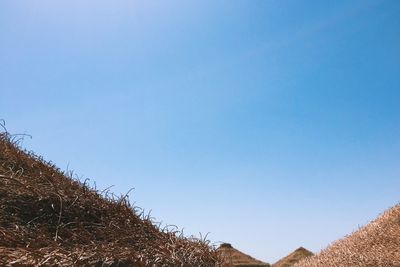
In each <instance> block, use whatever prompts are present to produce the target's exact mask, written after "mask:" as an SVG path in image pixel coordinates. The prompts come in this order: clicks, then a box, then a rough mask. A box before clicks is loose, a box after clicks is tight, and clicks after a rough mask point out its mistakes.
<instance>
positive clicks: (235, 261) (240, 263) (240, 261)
mask: <svg viewBox="0 0 400 267" xmlns="http://www.w3.org/2000/svg"><path fill="white" fill-rule="evenodd" d="M217 252H218V253H219V254H220V255H221V256H222V258H223V259H224V260H225V263H226V264H227V265H228V266H234V267H253V266H254V267H269V266H270V265H269V264H268V263H265V262H262V261H259V260H256V259H254V258H253V257H251V256H249V255H247V254H244V253H243V252H241V251H239V250H237V249H235V248H233V247H232V245H231V244H228V243H224V244H222V245H221V246H220V247H219V248H218V249H217Z"/></svg>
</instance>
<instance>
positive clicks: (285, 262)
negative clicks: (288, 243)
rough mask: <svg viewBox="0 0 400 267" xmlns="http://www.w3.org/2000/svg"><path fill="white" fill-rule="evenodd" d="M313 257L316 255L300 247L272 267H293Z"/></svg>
mask: <svg viewBox="0 0 400 267" xmlns="http://www.w3.org/2000/svg"><path fill="white" fill-rule="evenodd" d="M312 255H314V254H313V253H312V252H311V251H309V250H307V249H305V248H303V247H299V248H298V249H296V250H295V251H293V252H292V253H290V254H289V255H287V256H286V257H284V258H282V259H280V260H279V261H277V262H276V263H274V264H273V265H272V267H290V266H293V265H294V264H295V263H297V262H299V261H300V260H302V259H305V258H307V257H311V256H312Z"/></svg>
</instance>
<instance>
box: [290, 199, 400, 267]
mask: <svg viewBox="0 0 400 267" xmlns="http://www.w3.org/2000/svg"><path fill="white" fill-rule="evenodd" d="M294 266H295V267H333V266H335V267H336V266H346V267H352V266H354V267H355V266H359V267H361V266H362V267H399V266H400V204H398V205H396V206H394V207H393V208H391V209H389V210H388V211H386V212H385V213H384V214H383V215H381V216H380V217H378V218H377V219H376V220H375V221H373V222H371V223H369V224H368V225H366V226H365V227H363V228H361V229H359V230H358V231H356V232H354V233H353V234H351V235H350V236H347V237H345V238H343V239H341V240H339V241H336V242H335V243H333V244H332V245H331V246H329V247H328V248H326V249H325V250H323V251H322V252H321V253H319V254H317V255H316V256H313V257H311V258H307V259H305V260H303V261H301V262H299V263H298V264H295V265H294Z"/></svg>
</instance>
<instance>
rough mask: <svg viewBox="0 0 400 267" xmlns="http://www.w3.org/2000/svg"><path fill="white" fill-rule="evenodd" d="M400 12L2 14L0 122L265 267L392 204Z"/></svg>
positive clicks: (71, 7) (5, 6)
mask: <svg viewBox="0 0 400 267" xmlns="http://www.w3.org/2000/svg"><path fill="white" fill-rule="evenodd" d="M399 14H400V2H399V1H395V0H394V1H365V0H362V1H348V0H346V1H261V0H254V1H248V0H236V1H233V0H231V1H223V0H217V1H215V0H213V1H211V0H210V1H204V0H201V1H128V0H121V1H99V0H96V1H94V0H87V1H81V0H68V1H52V0H47V1H44V0H42V1H28V0H26V1H12V0H9V1H7V0H4V1H1V2H0V90H1V94H0V118H2V119H5V120H6V122H7V126H8V129H9V131H11V132H14V133H22V132H26V133H29V134H31V135H32V136H33V139H32V140H25V142H24V146H26V147H27V148H29V149H32V150H34V151H35V152H36V153H38V154H41V155H43V156H44V157H45V158H46V159H48V160H52V161H54V162H55V163H56V164H57V165H58V166H59V167H60V168H62V169H66V168H67V166H69V168H70V169H74V170H75V171H76V173H77V174H79V175H80V176H81V177H82V178H86V177H89V178H92V181H96V183H97V186H98V187H99V188H105V187H107V186H109V185H115V187H114V188H113V190H114V191H115V192H116V193H123V192H126V191H128V189H129V188H131V187H134V188H135V190H134V191H133V192H132V193H131V199H132V200H134V201H135V202H136V204H137V205H139V206H141V207H143V208H145V209H146V210H150V209H152V214H153V216H154V217H156V218H157V219H158V220H162V221H163V222H164V223H168V224H176V225H178V226H179V227H181V228H184V229H185V233H187V234H196V235H197V234H198V232H201V233H203V234H204V233H207V232H211V233H210V235H209V238H210V239H211V240H212V241H213V242H216V241H226V242H231V243H232V244H233V245H234V246H236V247H237V248H239V249H241V250H243V251H245V252H247V253H249V254H251V255H253V256H255V257H258V258H260V259H262V260H265V261H268V262H274V261H276V260H277V259H279V258H281V257H282V256H285V255H286V254H287V253H289V252H291V251H292V250H294V249H295V248H297V247H298V246H304V247H306V248H308V249H311V250H313V251H318V250H319V249H321V248H323V247H325V246H326V245H327V244H328V243H330V242H331V241H333V240H335V239H337V238H339V237H341V236H343V235H345V234H347V233H349V232H351V231H352V230H355V229H357V227H358V226H359V225H363V224H365V223H367V222H368V221H369V220H371V219H373V218H374V217H376V216H377V215H378V214H379V213H380V212H382V211H383V210H385V209H387V208H388V207H390V206H392V205H394V204H396V203H397V202H398V201H399V188H400V177H399V175H400V158H399V155H400V138H399V136H400V16H399Z"/></svg>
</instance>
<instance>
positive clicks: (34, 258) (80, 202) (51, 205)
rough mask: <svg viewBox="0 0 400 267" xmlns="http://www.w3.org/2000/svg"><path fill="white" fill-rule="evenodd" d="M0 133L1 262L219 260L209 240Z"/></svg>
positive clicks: (165, 263) (72, 263) (92, 263)
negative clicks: (166, 227)
mask: <svg viewBox="0 0 400 267" xmlns="http://www.w3.org/2000/svg"><path fill="white" fill-rule="evenodd" d="M15 141H16V140H13V139H12V136H10V135H9V134H8V133H0V266H11V265H12V264H14V265H12V266H39V265H40V266H41V265H42V264H46V265H50V266H55V265H57V266H196V267H198V266H216V264H217V263H218V259H217V253H216V252H215V251H214V250H213V249H212V248H210V247H209V246H208V244H207V243H205V242H204V241H200V240H196V239H188V238H184V237H180V236H178V235H177V233H176V232H168V231H163V230H161V229H159V228H158V227H156V226H155V225H154V224H153V223H152V222H151V221H150V219H149V218H148V217H145V216H141V215H140V214H138V213H137V212H136V211H135V208H134V207H132V206H131V205H130V204H129V202H128V201H127V200H126V198H124V197H121V198H114V197H105V196H104V194H100V193H98V192H96V191H95V190H93V189H91V188H89V187H88V186H87V185H86V184H85V183H82V182H79V181H76V180H73V179H71V177H70V176H69V175H68V174H66V173H64V172H62V171H60V170H59V169H58V168H57V167H55V166H54V165H53V164H51V163H48V162H45V161H44V160H43V159H42V158H40V157H37V156H35V155H34V154H32V153H28V152H25V151H23V150H21V149H20V148H19V147H18V146H17V145H16V144H15Z"/></svg>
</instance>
